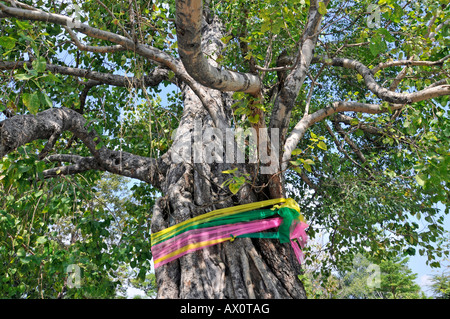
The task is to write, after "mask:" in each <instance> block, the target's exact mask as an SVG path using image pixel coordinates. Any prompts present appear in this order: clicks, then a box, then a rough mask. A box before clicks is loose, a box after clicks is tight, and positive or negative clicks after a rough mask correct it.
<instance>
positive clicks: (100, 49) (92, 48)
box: [63, 26, 125, 53]
mask: <svg viewBox="0 0 450 319" xmlns="http://www.w3.org/2000/svg"><path fill="white" fill-rule="evenodd" d="M63 27H64V29H65V30H66V31H67V33H69V35H70V38H71V39H72V41H73V43H74V44H75V45H76V47H77V48H78V49H79V50H81V51H89V52H97V53H111V52H117V51H124V50H125V48H124V47H123V46H121V45H120V44H117V45H109V46H92V45H84V44H82V43H81V42H80V40H79V39H78V37H77V35H76V34H75V32H73V31H72V29H71V28H69V27H67V26H63Z"/></svg>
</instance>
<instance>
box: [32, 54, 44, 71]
mask: <svg viewBox="0 0 450 319" xmlns="http://www.w3.org/2000/svg"><path fill="white" fill-rule="evenodd" d="M31 65H32V66H33V69H34V70H36V71H37V72H38V73H42V72H44V71H45V69H46V67H47V61H46V60H45V58H44V57H42V56H40V57H38V58H37V59H36V60H33V62H31Z"/></svg>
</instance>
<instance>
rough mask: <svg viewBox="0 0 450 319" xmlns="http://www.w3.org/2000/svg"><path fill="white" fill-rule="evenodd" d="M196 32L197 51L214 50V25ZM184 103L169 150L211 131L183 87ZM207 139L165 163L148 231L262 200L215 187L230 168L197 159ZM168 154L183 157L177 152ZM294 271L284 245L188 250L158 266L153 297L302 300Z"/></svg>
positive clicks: (215, 94) (253, 242)
mask: <svg viewBox="0 0 450 319" xmlns="http://www.w3.org/2000/svg"><path fill="white" fill-rule="evenodd" d="M203 35H204V37H205V39H204V41H203V42H202V43H203V44H204V45H203V47H202V50H203V52H204V53H205V54H207V55H210V56H213V55H214V54H215V53H216V52H218V50H217V49H220V45H221V44H220V43H219V42H218V41H217V39H220V25H219V24H218V21H211V23H209V24H205V26H204V30H203ZM214 40H215V41H214ZM213 66H214V65H213ZM204 90H206V92H207V94H208V96H209V97H211V98H212V99H214V101H215V104H216V107H218V108H220V110H221V112H222V113H223V114H225V116H227V124H228V125H229V124H230V119H231V109H230V97H229V95H228V94H225V93H222V92H220V91H218V90H215V89H211V88H204ZM183 99H184V112H183V117H182V119H181V121H180V125H179V127H178V129H177V133H176V136H175V140H174V143H173V145H194V144H195V143H198V141H199V139H198V138H197V136H195V134H198V133H199V132H201V134H203V133H204V132H205V130H207V129H208V128H209V129H212V128H213V127H214V121H213V120H212V118H211V116H210V114H209V113H208V112H207V111H206V110H205V108H204V106H203V105H202V102H201V100H200V99H199V98H198V97H197V96H196V94H195V93H194V92H193V91H192V90H191V89H190V88H189V87H188V86H185V87H184V89H183ZM193 132H194V134H192V133H193ZM195 132H197V133H195ZM208 142H209V141H208V140H202V143H201V145H199V144H196V145H197V146H199V149H200V150H201V152H200V153H201V154H200V156H203V158H200V160H198V159H199V157H198V156H199V154H194V152H192V153H191V158H190V159H191V160H190V161H185V162H183V163H172V164H171V165H170V167H169V168H168V170H167V174H166V178H165V181H164V182H163V183H162V192H163V194H165V196H164V197H162V198H160V199H159V200H158V201H157V203H156V205H155V208H154V211H153V218H152V232H158V231H160V230H162V229H164V228H167V227H170V226H172V225H174V224H176V223H179V222H182V221H185V220H187V219H189V218H192V217H195V216H198V215H200V214H204V213H207V212H209V211H211V210H214V209H219V208H224V207H230V206H234V205H240V204H245V203H249V202H254V201H258V200H263V199H267V197H265V196H264V195H263V193H259V194H257V193H256V192H255V191H254V190H253V189H252V188H251V187H250V186H249V185H247V186H245V187H243V188H242V189H241V190H240V191H239V193H238V194H237V195H236V196H231V197H230V195H229V192H227V191H226V190H225V189H223V188H222V187H221V184H222V183H223V182H224V181H225V178H227V175H225V174H223V173H222V171H224V170H227V169H230V168H231V164H229V163H227V161H225V154H224V153H221V154H216V155H218V158H222V159H223V162H220V160H219V163H216V162H214V163H210V164H208V160H207V159H206V158H204V156H206V155H209V154H208V152H207V151H209V150H210V148H209V147H208ZM223 149H225V145H224V147H223ZM171 151H172V152H174V153H175V152H182V151H181V150H180V149H179V148H175V149H172V150H171ZM179 155H182V154H179ZM194 157H197V160H195V158H194ZM239 171H242V172H248V173H250V174H252V175H254V174H255V171H254V168H253V167H251V166H249V165H248V164H247V165H246V164H240V166H239ZM299 273H300V266H299V265H298V262H297V260H296V259H295V255H294V254H293V251H292V249H291V247H290V245H289V244H280V243H278V242H277V241H274V240H266V239H262V240H259V239H248V238H239V239H237V240H235V241H233V242H231V243H230V242H227V243H224V244H219V245H215V246H212V247H209V248H205V249H202V250H199V251H196V252H193V253H190V254H188V255H186V256H183V257H181V258H180V259H178V260H175V261H172V262H170V263H168V264H166V265H164V266H162V267H160V268H158V269H157V270H156V278H157V285H158V298H306V293H305V290H304V288H303V286H302V284H301V282H300V281H299V280H298V277H297V275H298V274H299Z"/></svg>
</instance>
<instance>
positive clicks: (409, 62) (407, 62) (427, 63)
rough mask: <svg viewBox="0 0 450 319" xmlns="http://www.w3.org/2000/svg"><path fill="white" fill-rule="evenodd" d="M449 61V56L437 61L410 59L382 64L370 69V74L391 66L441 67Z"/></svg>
mask: <svg viewBox="0 0 450 319" xmlns="http://www.w3.org/2000/svg"><path fill="white" fill-rule="evenodd" d="M448 59H450V55H447V56H446V57H443V58H442V59H439V60H437V61H413V60H411V59H408V60H398V61H389V62H382V63H380V64H378V65H377V66H376V67H374V68H373V69H372V74H374V75H375V74H376V73H377V72H378V71H380V70H381V69H385V68H390V67H393V66H401V65H406V66H411V65H415V66H442V65H443V64H444V62H445V61H446V60H448Z"/></svg>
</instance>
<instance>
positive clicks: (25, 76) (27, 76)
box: [14, 73, 34, 81]
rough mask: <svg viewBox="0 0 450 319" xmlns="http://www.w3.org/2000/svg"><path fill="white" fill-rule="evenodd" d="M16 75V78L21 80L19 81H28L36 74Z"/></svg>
mask: <svg viewBox="0 0 450 319" xmlns="http://www.w3.org/2000/svg"><path fill="white" fill-rule="evenodd" d="M14 77H15V78H16V80H19V81H28V80H30V79H32V78H33V77H34V75H33V74H29V73H19V74H16V75H15V76H14Z"/></svg>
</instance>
